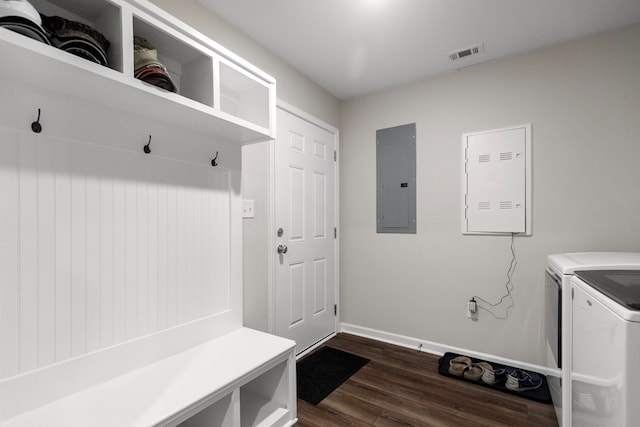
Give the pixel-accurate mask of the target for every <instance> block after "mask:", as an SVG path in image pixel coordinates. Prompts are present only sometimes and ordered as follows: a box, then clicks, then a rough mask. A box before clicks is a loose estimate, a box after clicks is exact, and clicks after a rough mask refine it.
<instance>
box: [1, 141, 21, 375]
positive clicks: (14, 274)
mask: <svg viewBox="0 0 640 427" xmlns="http://www.w3.org/2000/svg"><path fill="white" fill-rule="evenodd" d="M17 139H18V136H17V132H14V131H9V130H6V129H0V152H1V153H2V155H0V194H1V195H2V203H0V235H1V236H2V244H0V272H1V274H2V284H1V286H0V334H1V335H0V378H7V377H10V376H13V375H15V374H17V373H18V363H19V362H18V345H19V344H18V343H19V341H18V333H19V330H18V325H19V310H18V309H19V288H18V282H19V277H20V276H19V270H18V265H19V244H18V240H19V231H18V215H19V205H18V202H19V196H18V195H19V187H18V176H17V174H16V166H17V164H18V141H17Z"/></svg>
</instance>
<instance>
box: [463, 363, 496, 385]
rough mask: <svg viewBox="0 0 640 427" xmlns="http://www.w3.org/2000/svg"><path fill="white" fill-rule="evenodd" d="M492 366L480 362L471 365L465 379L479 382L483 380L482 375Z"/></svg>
mask: <svg viewBox="0 0 640 427" xmlns="http://www.w3.org/2000/svg"><path fill="white" fill-rule="evenodd" d="M491 368H492V366H491V365H490V364H488V363H487V362H478V363H473V364H471V367H470V368H469V369H468V370H467V371H465V373H464V377H465V378H467V379H469V380H472V381H478V380H480V378H482V374H484V371H485V369H491Z"/></svg>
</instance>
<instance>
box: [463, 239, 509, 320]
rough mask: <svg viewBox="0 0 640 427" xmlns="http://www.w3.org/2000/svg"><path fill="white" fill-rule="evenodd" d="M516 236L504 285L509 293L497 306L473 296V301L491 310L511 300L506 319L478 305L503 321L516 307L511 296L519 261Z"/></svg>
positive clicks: (505, 316)
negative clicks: (514, 274) (512, 308)
mask: <svg viewBox="0 0 640 427" xmlns="http://www.w3.org/2000/svg"><path fill="white" fill-rule="evenodd" d="M515 236H516V234H515V233H511V263H509V268H508V269H507V283H505V285H504V287H505V289H506V290H507V293H506V294H505V295H503V296H502V298H500V301H498V302H497V303H495V304H491V303H490V302H488V301H485V300H483V299H482V298H480V297H479V296H476V295H474V296H473V299H475V300H478V301H480V302H482V303H484V304H486V305H488V306H489V307H491V308H494V307H497V306H499V305H500V304H502V303H503V301H504V300H505V299H507V298H509V300H510V301H511V302H510V303H509V305H508V306H507V309H506V311H505V315H504V317H501V316H496V314H495V313H494V312H493V311H492V310H491V309H489V308H487V307H483V306H482V305H481V304H476V305H477V307H478V308H480V309H482V310H484V311H486V312H488V313H489V314H491V315H492V316H493V317H495V318H496V319H501V320H503V319H506V318H507V317H509V309H510V308H511V307H513V306H514V301H513V296H512V295H511V291H512V290H513V283H512V279H513V272H514V271H515V269H516V265H518V260H517V258H516V246H515Z"/></svg>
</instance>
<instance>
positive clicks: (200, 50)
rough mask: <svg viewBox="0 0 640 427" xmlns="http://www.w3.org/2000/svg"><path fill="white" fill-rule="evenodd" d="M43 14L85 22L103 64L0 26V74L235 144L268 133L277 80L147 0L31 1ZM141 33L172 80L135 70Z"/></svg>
mask: <svg viewBox="0 0 640 427" xmlns="http://www.w3.org/2000/svg"><path fill="white" fill-rule="evenodd" d="M33 4H34V7H36V9H38V10H39V11H40V12H41V13H43V14H46V15H58V16H63V17H65V18H68V19H72V20H77V21H80V22H83V23H85V24H88V25H91V26H93V27H94V28H96V29H97V30H98V31H100V32H101V33H102V34H104V35H105V36H106V37H107V39H109V41H110V42H111V46H110V48H109V51H108V59H109V67H103V66H100V65H98V64H95V63H92V62H90V61H87V60H84V59H82V58H79V57H76V56H74V55H71V54H69V53H67V52H64V51H61V50H58V49H56V48H54V47H51V46H47V45H45V44H43V43H39V42H37V41H35V40H32V39H29V38H27V37H24V36H22V35H20V34H17V33H13V32H11V31H9V30H6V29H2V28H0V55H1V56H2V59H3V60H2V62H1V64H0V72H2V75H3V77H4V78H9V79H15V80H17V81H23V82H26V83H27V84H30V85H33V86H36V87H42V88H44V89H47V90H52V91H55V92H57V93H61V94H64V95H70V96H73V97H77V98H79V99H83V100H87V101H90V102H95V103H99V104H103V105H106V106H108V107H111V108H114V109H118V110H121V111H125V112H128V113H132V114H135V115H140V116H145V117H149V118H152V119H155V120H158V121H162V122H165V123H168V124H172V125H177V126H180V127H184V128H189V129H190V130H192V131H195V132H199V133H203V134H205V135H210V136H212V137H215V138H219V139H223V140H226V141H232V142H239V143H241V144H245V143H251V142H258V141H264V140H268V139H272V138H273V137H274V130H275V129H274V128H275V127H274V125H273V123H274V119H273V117H274V111H275V85H276V83H275V80H274V79H273V78H272V77H271V76H269V75H267V74H265V73H263V72H262V71H260V70H258V69H257V68H255V67H253V66H251V65H250V64H248V63H246V62H245V61H244V60H242V59H241V58H239V57H236V56H235V55H234V54H233V53H231V52H229V51H227V50H226V49H224V48H222V47H221V46H219V45H217V44H216V43H215V42H213V41H211V40H209V39H208V38H206V37H205V36H203V35H202V34H200V33H198V32H197V31H195V30H193V29H191V28H189V27H188V26H186V25H185V24H183V23H181V22H179V21H177V20H175V19H170V16H169V15H168V14H166V12H163V11H162V10H161V9H159V8H157V7H156V6H154V5H153V4H151V3H149V2H148V1H145V0H85V1H83V2H80V1H76V0H49V1H47V0H33ZM134 34H135V35H139V36H141V37H143V38H146V39H147V40H148V41H149V42H150V43H151V44H153V45H154V47H156V48H157V50H158V59H159V61H160V62H162V63H163V64H164V65H165V66H166V67H167V68H168V70H169V73H170V75H171V76H172V78H173V79H174V82H175V83H176V85H177V86H178V93H172V92H168V91H165V90H163V89H160V88H158V87H155V86H152V85H149V84H146V83H144V82H142V81H140V80H137V79H136V78H135V77H134V76H133V36H134Z"/></svg>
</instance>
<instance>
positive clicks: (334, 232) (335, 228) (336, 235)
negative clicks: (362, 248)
mask: <svg viewBox="0 0 640 427" xmlns="http://www.w3.org/2000/svg"><path fill="white" fill-rule="evenodd" d="M333 238H334V239H337V238H338V227H333Z"/></svg>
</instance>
